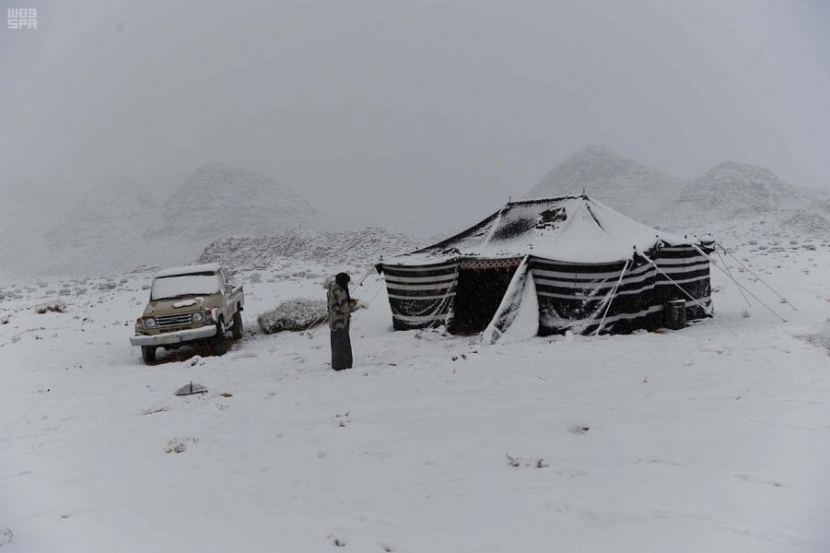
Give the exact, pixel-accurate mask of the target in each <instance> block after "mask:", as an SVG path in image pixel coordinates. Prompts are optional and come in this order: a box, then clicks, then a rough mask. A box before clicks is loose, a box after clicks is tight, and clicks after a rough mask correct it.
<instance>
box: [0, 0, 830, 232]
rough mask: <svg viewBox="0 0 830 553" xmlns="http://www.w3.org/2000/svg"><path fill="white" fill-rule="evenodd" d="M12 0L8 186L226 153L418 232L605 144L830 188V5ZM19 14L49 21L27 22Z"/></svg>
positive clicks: (0, 150) (59, 183) (315, 194)
mask: <svg viewBox="0 0 830 553" xmlns="http://www.w3.org/2000/svg"><path fill="white" fill-rule="evenodd" d="M0 5H2V6H3V10H2V12H0V23H2V25H3V28H2V30H0V106H2V107H0V109H1V110H2V111H0V114H2V120H0V184H3V181H5V183H6V184H8V183H16V182H34V183H38V184H40V185H48V186H52V187H55V190H56V191H57V192H60V194H58V195H63V196H65V195H76V194H77V195H78V197H80V196H81V195H82V194H83V193H84V192H86V189H87V188H88V186H90V185H89V183H93V182H100V181H102V180H103V179H106V178H107V177H108V176H109V175H113V174H117V175H125V174H126V175H135V176H137V177H139V178H140V179H142V180H143V181H145V182H147V183H149V184H151V185H152V184H158V183H164V184H165V186H172V183H176V182H180V181H181V180H183V179H184V178H186V177H187V176H189V175H190V174H191V173H192V172H193V171H194V170H195V169H196V167H198V166H199V165H201V164H203V163H207V162H212V161H220V162H224V163H229V164H234V165H240V166H243V167H247V168H250V169H253V170H256V171H259V172H261V173H263V174H265V175H267V176H269V177H271V178H273V179H274V180H276V181H278V182H280V183H282V184H284V185H287V186H290V187H291V188H293V189H294V190H296V191H297V192H299V193H300V194H302V195H303V196H304V197H306V198H307V199H308V200H309V201H310V202H311V203H312V204H314V205H315V206H317V207H318V208H320V209H321V210H323V211H324V212H337V213H341V214H344V215H348V216H349V218H351V219H353V220H356V221H357V222H360V223H363V224H381V225H384V226H388V227H394V228H399V229H402V230H406V231H410V232H419V233H425V232H426V233H435V232H449V231H453V230H458V229H459V228H460V227H461V226H462V225H463V224H466V223H470V222H473V221H475V220H477V219H480V218H481V217H482V216H483V215H484V214H485V213H487V212H489V211H491V210H493V209H495V208H497V207H498V206H500V205H501V204H502V203H503V202H505V201H506V200H507V198H508V196H510V195H513V196H518V195H521V194H523V193H524V192H526V191H527V190H528V189H529V188H531V187H532V186H533V185H534V184H536V183H537V182H538V180H539V179H540V178H541V177H542V176H543V175H544V174H545V173H546V172H547V171H549V170H550V169H551V168H553V167H554V166H555V165H556V164H557V163H559V162H560V161H562V160H563V159H564V158H565V157H567V156H568V155H569V154H571V153H573V152H574V151H576V150H578V149H580V148H581V147H583V146H585V145H587V144H592V143H602V144H605V145H606V146H608V147H609V148H610V149H612V150H614V151H616V152H618V153H620V154H622V155H625V156H628V157H632V158H634V159H636V160H638V161H641V162H643V163H646V164H649V165H651V166H654V167H656V168H658V169H662V170H665V171H667V172H670V173H672V174H674V175H676V176H680V177H684V178H692V177H695V176H698V175H699V174H700V173H702V172H703V171H705V170H706V169H708V168H709V167H711V166H712V165H714V164H716V163H718V162H721V161H725V160H735V161H742V162H747V163H753V164H759V165H764V166H766V167H769V168H771V169H773V170H774V171H776V172H777V173H778V174H779V175H781V176H782V177H783V178H784V179H785V180H788V181H790V182H791V183H793V184H795V185H798V186H828V185H830V163H828V162H827V153H826V150H827V145H828V144H830V107H828V100H827V99H828V98H830V31H829V30H830V7H828V3H825V2H822V1H821V0H801V1H791V2H778V1H773V0H770V1H766V0H730V1H728V2H724V1H723V0H711V1H710V0H707V1H695V2H687V1H676V2H657V1H655V2H646V1H627V2H617V1H580V2H577V1H569V2H560V1H553V0H544V1H542V0H540V1H526V0H520V1H513V2H504V1H495V0H477V1H474V0H470V1H467V2H460V1H432V0H419V1H412V2H403V1H396V0H378V1H361V0H358V1H347V0H337V1H330V2H316V1H311V0H304V1H281V2H276V1H272V0H269V1H265V0H263V1H240V2H229V1H227V0H223V1H221V2H220V1H216V0H184V1H180V2H172V1H171V0H142V1H140V2H138V1H135V2H126V1H118V0H115V1H111V0H110V1H104V0H78V1H72V2H66V1H57V0H55V1H47V0H40V1H38V0H19V1H11V0H3V1H2V2H0ZM7 7H34V8H37V9H38V28H37V29H36V30H19V31H10V30H7V29H6V28H5V27H6V25H5V23H6V21H5V20H6V8H7ZM24 179H25V180H24ZM0 201H2V200H0Z"/></svg>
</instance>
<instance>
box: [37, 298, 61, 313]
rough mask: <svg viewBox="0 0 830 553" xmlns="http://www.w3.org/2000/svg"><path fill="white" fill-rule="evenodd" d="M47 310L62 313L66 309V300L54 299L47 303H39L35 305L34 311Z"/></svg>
mask: <svg viewBox="0 0 830 553" xmlns="http://www.w3.org/2000/svg"><path fill="white" fill-rule="evenodd" d="M47 311H54V312H55V313H63V312H65V311H66V302H65V301H63V300H54V301H50V302H48V303H41V304H40V305H36V306H35V312H36V313H41V314H43V313H46V312H47Z"/></svg>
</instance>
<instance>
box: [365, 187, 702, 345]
mask: <svg viewBox="0 0 830 553" xmlns="http://www.w3.org/2000/svg"><path fill="white" fill-rule="evenodd" d="M710 245H711V244H710V243H707V242H706V241H702V240H700V239H698V238H692V239H690V238H684V237H680V236H676V235H673V234H670V233H666V232H662V231H658V230H656V229H653V228H650V227H648V226H645V225H643V224H641V223H638V222H636V221H634V220H632V219H630V218H628V217H626V216H625V215H622V214H621V213H618V212H616V211H614V210H613V209H611V208H610V207H608V206H606V205H604V204H602V203H600V202H598V201H596V200H592V199H590V198H588V197H587V196H584V195H583V196H564V197H557V198H544V199H533V200H523V201H517V202H511V203H508V204H507V205H506V206H504V207H503V208H502V209H500V210H499V211H497V212H496V213H493V214H492V215H490V216H489V217H487V218H486V219H484V220H483V221H481V222H480V223H478V224H477V225H475V226H473V227H471V228H469V229H467V230H465V231H464V232H462V233H460V234H457V235H455V236H453V237H451V238H448V239H446V240H443V241H441V242H439V243H437V244H433V245H431V246H428V247H426V248H422V249H420V250H417V251H414V252H411V253H408V254H405V255H401V256H398V257H395V258H392V259H386V260H382V261H381V262H380V263H379V264H378V265H377V266H376V268H377V270H378V272H380V273H383V275H384V278H385V280H386V288H387V292H388V296H389V303H390V306H391V308H392V317H393V319H392V320H393V324H394V328H395V329H396V330H407V329H414V328H425V327H430V326H435V325H440V324H445V325H446V326H447V328H448V329H449V330H450V332H456V333H472V332H481V331H485V340H488V341H495V340H496V339H498V338H499V337H500V336H501V335H502V334H504V333H506V332H508V331H510V332H516V329H515V327H516V326H520V325H518V324H517V323H516V321H524V322H523V323H522V325H521V326H523V327H524V328H523V329H522V330H520V331H519V332H522V333H525V334H527V333H528V332H529V333H530V335H535V334H537V333H538V334H540V335H548V334H554V333H562V332H565V331H567V330H572V331H573V332H576V333H582V334H592V333H594V332H596V331H597V330H599V331H600V332H602V333H606V332H611V333H623V332H630V331H632V330H636V329H641V328H645V329H652V328H658V327H661V326H663V322H664V316H665V314H664V310H665V309H666V304H667V302H669V301H671V300H685V306H686V309H685V311H686V313H685V315H686V319H687V320H692V319H698V318H701V317H705V316H709V315H710V314H711V298H710V295H711V285H710V281H709V258H708V256H707V255H706V253H707V252H709V251H711V249H710ZM528 321H530V323H528ZM534 323H535V324H534ZM511 325H513V327H514V328H513V329H510V327H511Z"/></svg>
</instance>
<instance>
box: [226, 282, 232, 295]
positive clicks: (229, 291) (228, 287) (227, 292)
mask: <svg viewBox="0 0 830 553" xmlns="http://www.w3.org/2000/svg"><path fill="white" fill-rule="evenodd" d="M231 292H233V284H225V294H230V293H231Z"/></svg>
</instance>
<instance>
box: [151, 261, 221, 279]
mask: <svg viewBox="0 0 830 553" xmlns="http://www.w3.org/2000/svg"><path fill="white" fill-rule="evenodd" d="M219 269H220V267H219V264H218V263H204V264H202V265H188V266H186V267H171V268H169V269H164V270H161V271H159V272H157V273H156V274H155V275H153V278H164V277H171V276H179V275H194V274H198V273H217V272H219Z"/></svg>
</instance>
